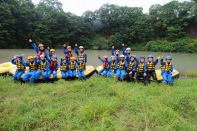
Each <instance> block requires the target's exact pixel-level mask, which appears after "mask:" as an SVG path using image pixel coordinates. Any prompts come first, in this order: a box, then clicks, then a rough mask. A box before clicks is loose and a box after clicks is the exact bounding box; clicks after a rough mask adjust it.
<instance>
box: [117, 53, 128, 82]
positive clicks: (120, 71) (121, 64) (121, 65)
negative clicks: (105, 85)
mask: <svg viewBox="0 0 197 131" xmlns="http://www.w3.org/2000/svg"><path fill="white" fill-rule="evenodd" d="M125 67H126V60H125V56H124V55H120V60H119V61H118V67H117V71H116V78H117V79H118V80H120V81H122V80H124V76H125Z"/></svg>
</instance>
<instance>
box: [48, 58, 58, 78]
mask: <svg viewBox="0 0 197 131" xmlns="http://www.w3.org/2000/svg"><path fill="white" fill-rule="evenodd" d="M57 59H58V58H57V56H52V58H51V59H49V58H47V61H48V62H49V71H48V76H47V77H48V78H50V76H51V74H52V75H53V79H57V70H58V68H59V64H58V61H57Z"/></svg>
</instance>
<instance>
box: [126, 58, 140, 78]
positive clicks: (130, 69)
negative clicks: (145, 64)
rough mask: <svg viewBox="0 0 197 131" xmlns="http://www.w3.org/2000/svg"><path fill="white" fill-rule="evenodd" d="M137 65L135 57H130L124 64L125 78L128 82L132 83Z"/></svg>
mask: <svg viewBox="0 0 197 131" xmlns="http://www.w3.org/2000/svg"><path fill="white" fill-rule="evenodd" d="M138 63H139V61H138V59H137V58H136V56H135V55H132V56H131V57H130V61H129V62H127V63H126V78H127V80H128V81H134V76H135V74H136V71H137V66H138Z"/></svg>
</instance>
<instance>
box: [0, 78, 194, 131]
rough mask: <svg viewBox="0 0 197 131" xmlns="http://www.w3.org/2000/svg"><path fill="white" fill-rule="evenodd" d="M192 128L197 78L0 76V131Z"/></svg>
mask: <svg viewBox="0 0 197 131" xmlns="http://www.w3.org/2000/svg"><path fill="white" fill-rule="evenodd" d="M33 129H34V130H98V131H101V130H165V131H166V130H184V131H190V130H197V79H191V80H176V81H175V83H174V86H167V85H164V84H157V83H152V84H150V85H149V86H144V85H143V84H137V83H127V82H117V81H116V80H114V79H105V78H102V77H98V78H97V77H92V78H91V79H89V80H87V81H85V82H81V81H72V82H68V81H64V80H60V81H57V82H56V83H55V84H44V83H40V84H23V85H21V84H20V83H15V82H14V81H12V80H11V78H10V77H7V78H3V77H0V130H5V131H6V130H20V131H22V130H33Z"/></svg>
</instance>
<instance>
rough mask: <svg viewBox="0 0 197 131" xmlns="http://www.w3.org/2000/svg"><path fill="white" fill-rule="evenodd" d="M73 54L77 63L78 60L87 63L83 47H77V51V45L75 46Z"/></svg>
mask: <svg viewBox="0 0 197 131" xmlns="http://www.w3.org/2000/svg"><path fill="white" fill-rule="evenodd" d="M74 50H75V53H76V55H77V60H78V61H79V59H80V58H83V59H84V62H85V63H87V55H86V53H85V51H84V47H83V46H79V49H78V48H77V44H75V49H74Z"/></svg>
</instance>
